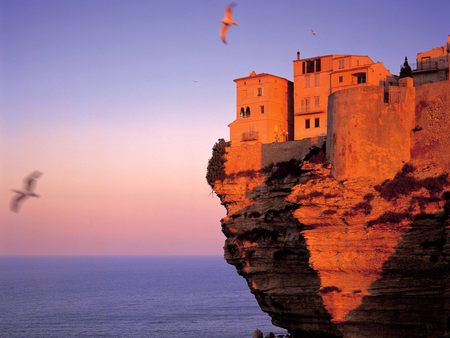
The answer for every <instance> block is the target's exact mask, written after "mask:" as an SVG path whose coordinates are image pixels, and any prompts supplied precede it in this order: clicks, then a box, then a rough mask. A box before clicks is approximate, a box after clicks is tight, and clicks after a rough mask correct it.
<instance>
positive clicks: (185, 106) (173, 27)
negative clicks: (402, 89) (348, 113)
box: [0, 0, 450, 255]
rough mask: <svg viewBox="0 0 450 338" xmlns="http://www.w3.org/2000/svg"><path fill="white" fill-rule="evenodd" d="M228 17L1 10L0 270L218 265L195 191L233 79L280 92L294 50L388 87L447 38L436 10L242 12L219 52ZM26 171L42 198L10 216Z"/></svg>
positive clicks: (317, 4)
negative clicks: (362, 67)
mask: <svg viewBox="0 0 450 338" xmlns="http://www.w3.org/2000/svg"><path fill="white" fill-rule="evenodd" d="M227 4H228V2H227V1H219V0H209V1H181V0H179V1H149V0H142V1H133V0H127V1H125V0H122V1H117V0H71V1H69V0H35V1H32V0H29V1H22V0H0V255H2V254H41V255H42V254H49V255H53V254H55V255H56V254H66V255H73V254H180V255H187V254H202V255H203V254H221V253H222V246H223V240H224V237H223V235H222V234H221V232H220V223H219V220H220V218H221V217H223V216H224V209H223V207H222V206H220V205H219V201H218V200H217V198H211V197H209V196H208V194H209V193H210V189H209V187H208V186H207V184H206V182H205V179H204V176H205V171H206V164H207V160H208V158H209V156H210V154H211V147H212V145H213V144H214V142H215V141H216V140H217V139H218V138H221V137H224V138H228V128H227V124H228V123H229V122H231V120H232V119H233V117H234V107H235V88H234V83H233V81H232V80H233V79H234V78H236V77H242V76H245V75H247V74H248V73H249V72H250V71H251V70H255V71H256V72H268V73H273V74H275V75H279V76H283V77H286V78H289V79H292V60H293V59H294V58H295V54H296V51H297V50H300V51H301V53H302V57H308V56H314V55H323V54H331V53H349V54H364V55H369V56H371V57H372V59H373V60H374V61H384V62H385V64H386V66H387V67H388V68H389V69H390V70H391V71H392V72H393V73H396V74H397V73H398V71H399V67H400V64H401V63H402V62H403V58H404V56H408V57H409V58H410V60H412V61H413V60H414V59H415V55H416V53H417V51H424V50H427V49H430V48H432V47H437V46H440V45H442V44H444V43H446V41H447V35H448V34H450V24H449V23H448V22H449V20H448V13H450V2H449V1H446V0H442V1H429V2H423V1H372V2H369V1H360V0H358V1H356V0H355V1H331V0H330V1H261V0H254V1H249V0H248V1H241V2H238V6H237V7H236V8H235V19H236V21H238V23H239V26H238V27H232V28H231V31H230V34H229V45H223V44H222V42H221V41H220V39H219V36H218V31H219V28H220V24H219V21H220V19H221V18H222V16H223V10H224V8H225V6H226V5H227ZM310 29H314V30H315V31H316V32H317V36H316V37H313V36H311V35H309V30H310ZM194 81H197V82H194ZM34 169H40V170H42V171H43V172H44V176H43V177H42V179H41V180H40V182H39V184H38V190H39V192H40V193H41V194H42V198H41V199H39V200H37V199H36V200H30V201H28V203H26V204H25V205H24V209H23V210H22V212H21V213H20V214H18V215H16V214H13V213H11V212H10V211H9V199H10V197H11V192H10V189H12V188H20V185H21V180H22V178H23V177H24V176H25V175H27V174H28V173H29V172H31V171H32V170H34Z"/></svg>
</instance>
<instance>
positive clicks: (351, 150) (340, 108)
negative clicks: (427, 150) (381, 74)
mask: <svg viewBox="0 0 450 338" xmlns="http://www.w3.org/2000/svg"><path fill="white" fill-rule="evenodd" d="M414 91H415V90H414V88H413V87H390V89H389V98H390V103H385V102H384V88H383V87H380V86H363V87H355V88H350V89H346V90H342V91H339V92H336V93H334V94H332V95H331V96H330V97H329V103H328V121H329V122H328V142H327V156H328V159H329V160H330V162H331V163H332V174H333V175H334V176H335V177H336V178H337V179H349V178H356V177H369V178H373V179H376V180H383V179H386V178H389V177H392V176H394V175H395V173H396V172H397V171H398V170H399V169H400V168H401V167H402V166H403V164H404V163H405V162H408V161H409V160H410V138H411V136H410V135H411V129H412V128H413V126H414Z"/></svg>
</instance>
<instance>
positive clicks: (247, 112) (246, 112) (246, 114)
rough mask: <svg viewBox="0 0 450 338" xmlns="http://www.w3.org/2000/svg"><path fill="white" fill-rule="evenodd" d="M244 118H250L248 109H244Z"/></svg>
mask: <svg viewBox="0 0 450 338" xmlns="http://www.w3.org/2000/svg"><path fill="white" fill-rule="evenodd" d="M245 117H250V107H247V108H245Z"/></svg>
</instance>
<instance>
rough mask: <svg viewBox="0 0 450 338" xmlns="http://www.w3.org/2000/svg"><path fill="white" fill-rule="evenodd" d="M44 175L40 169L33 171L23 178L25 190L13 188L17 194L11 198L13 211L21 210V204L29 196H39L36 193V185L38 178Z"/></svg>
mask: <svg viewBox="0 0 450 338" xmlns="http://www.w3.org/2000/svg"><path fill="white" fill-rule="evenodd" d="M41 176H42V173H41V172H40V171H37V170H36V171H33V172H32V173H31V174H30V175H28V176H27V177H25V179H24V180H23V182H24V184H23V189H24V190H23V191H22V190H12V191H13V192H15V193H16V196H14V197H13V199H12V200H11V211H14V212H19V209H20V205H21V204H22V203H23V201H25V200H26V199H27V198H28V197H39V195H36V194H35V193H34V189H35V187H36V180H37V179H38V178H39V177H41Z"/></svg>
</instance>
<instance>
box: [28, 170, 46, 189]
mask: <svg viewBox="0 0 450 338" xmlns="http://www.w3.org/2000/svg"><path fill="white" fill-rule="evenodd" d="M41 175H42V173H41V172H40V171H37V170H36V171H33V172H32V173H31V174H30V175H28V176H27V177H25V179H24V188H25V190H26V191H28V192H33V190H34V188H35V187H36V180H37V179H38V178H39V177H40V176H41Z"/></svg>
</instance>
